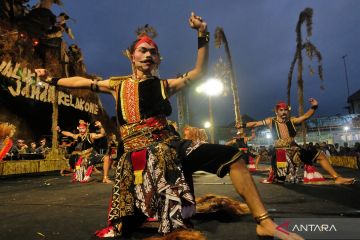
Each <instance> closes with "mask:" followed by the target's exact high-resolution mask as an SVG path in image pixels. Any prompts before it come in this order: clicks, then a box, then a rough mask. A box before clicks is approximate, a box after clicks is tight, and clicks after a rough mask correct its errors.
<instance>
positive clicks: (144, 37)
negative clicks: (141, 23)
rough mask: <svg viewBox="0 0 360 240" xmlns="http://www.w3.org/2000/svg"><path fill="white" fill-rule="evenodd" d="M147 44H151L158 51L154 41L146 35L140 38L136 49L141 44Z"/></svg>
mask: <svg viewBox="0 0 360 240" xmlns="http://www.w3.org/2000/svg"><path fill="white" fill-rule="evenodd" d="M145 42H146V43H148V44H150V45H151V46H153V47H155V48H156V49H158V47H157V45H156V43H155V42H154V40H152V38H150V37H149V36H146V35H145V36H142V37H140V39H139V41H138V42H137V43H136V44H135V47H134V49H136V48H137V47H138V46H139V45H140V44H142V43H145Z"/></svg>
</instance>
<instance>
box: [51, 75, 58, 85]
mask: <svg viewBox="0 0 360 240" xmlns="http://www.w3.org/2000/svg"><path fill="white" fill-rule="evenodd" d="M59 80H60V78H55V77H54V78H51V80H50V85H53V86H57V85H58V81H59Z"/></svg>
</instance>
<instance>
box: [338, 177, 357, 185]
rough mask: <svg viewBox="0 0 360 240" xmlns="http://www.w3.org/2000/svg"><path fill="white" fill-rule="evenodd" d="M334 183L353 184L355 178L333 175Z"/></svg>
mask: <svg viewBox="0 0 360 240" xmlns="http://www.w3.org/2000/svg"><path fill="white" fill-rule="evenodd" d="M334 179H335V184H353V183H355V178H343V177H340V176H337V177H334Z"/></svg>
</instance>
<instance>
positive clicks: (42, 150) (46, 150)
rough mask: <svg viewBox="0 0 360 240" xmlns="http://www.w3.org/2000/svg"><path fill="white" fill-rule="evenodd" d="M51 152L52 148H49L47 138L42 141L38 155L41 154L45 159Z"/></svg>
mask: <svg viewBox="0 0 360 240" xmlns="http://www.w3.org/2000/svg"><path fill="white" fill-rule="evenodd" d="M49 151H50V148H49V147H48V146H47V143H46V138H42V139H40V146H39V147H38V148H37V149H36V153H39V154H41V155H42V156H43V157H45V156H46V155H47V154H48V153H49Z"/></svg>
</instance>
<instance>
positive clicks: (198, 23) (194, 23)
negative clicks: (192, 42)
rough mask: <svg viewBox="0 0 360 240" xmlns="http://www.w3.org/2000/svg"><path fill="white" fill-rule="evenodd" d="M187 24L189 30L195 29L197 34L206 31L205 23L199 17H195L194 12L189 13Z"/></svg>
mask: <svg viewBox="0 0 360 240" xmlns="http://www.w3.org/2000/svg"><path fill="white" fill-rule="evenodd" d="M189 24H190V27H191V28H193V29H197V30H198V31H199V32H206V30H207V24H206V22H204V20H203V19H202V18H201V17H200V16H197V15H195V13H194V12H191V16H190V18H189Z"/></svg>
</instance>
